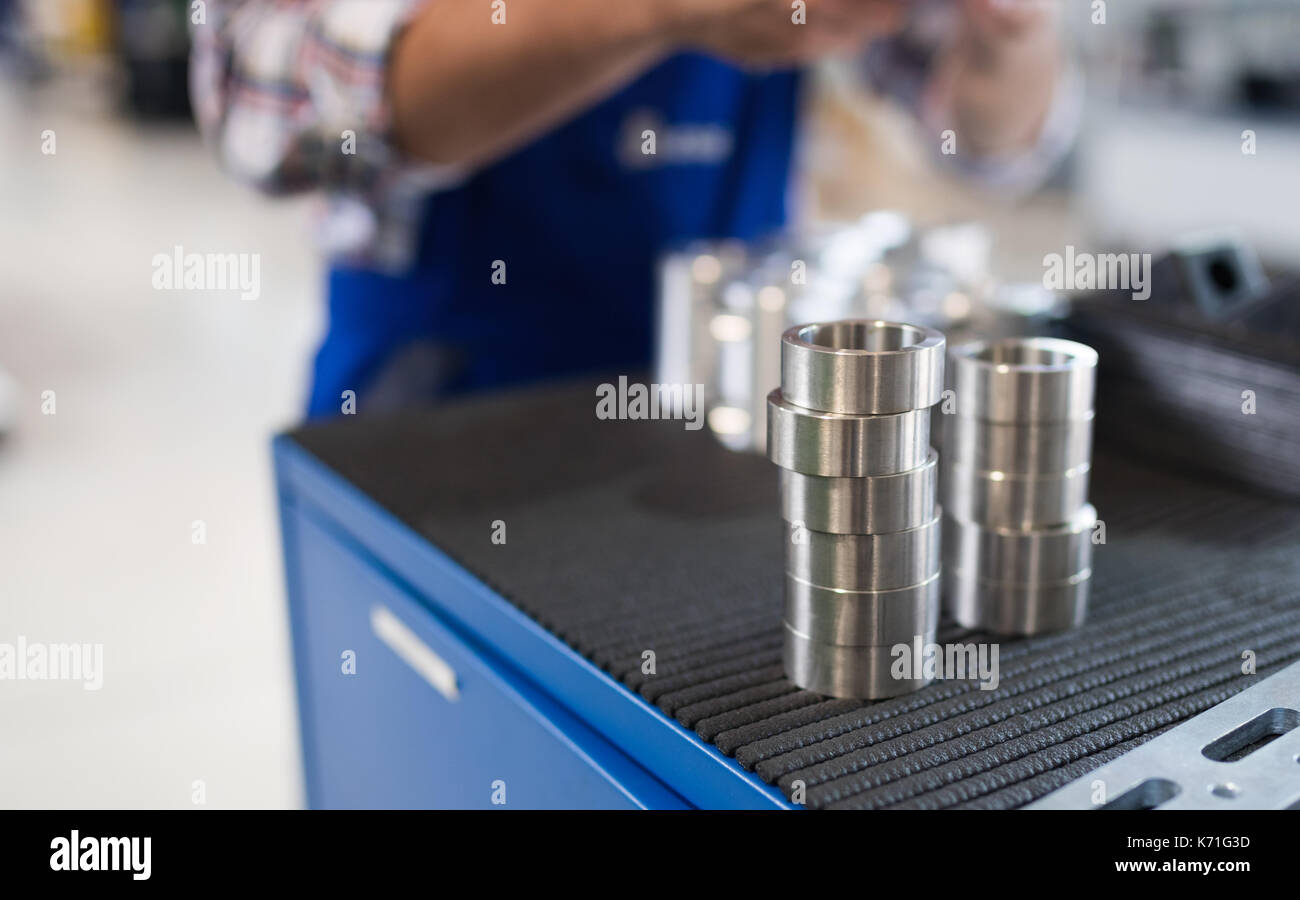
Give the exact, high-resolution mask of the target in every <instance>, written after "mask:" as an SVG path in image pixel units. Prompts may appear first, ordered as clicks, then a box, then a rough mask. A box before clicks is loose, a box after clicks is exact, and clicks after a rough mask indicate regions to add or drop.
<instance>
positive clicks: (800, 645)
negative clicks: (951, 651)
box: [784, 622, 934, 700]
mask: <svg viewBox="0 0 1300 900" xmlns="http://www.w3.org/2000/svg"><path fill="white" fill-rule="evenodd" d="M784 631H785V652H784V659H785V670H786V674H788V675H789V676H790V679H791V680H792V681H793V682H794V683H795V684H797V685H799V686H800V687H802V688H804V689H805V690H809V691H813V692H815V693H818V694H829V695H831V696H833V697H856V698H862V699H872V700H879V699H883V698H886V697H897V696H899V695H901V694H907V693H910V692H912V691H915V690H919V689H920V688H923V687H925V686H926V684H928V683H929V681H930V679H928V678H925V677H924V676H921V677H914V673H912V672H908V673H906V675H905V677H902V678H895V677H894V662H895V655H894V652H893V649H894V647H895V646H896V645H897V644H900V643H909V642H910V641H911V638H905V639H901V640H898V641H893V642H890V643H888V644H879V645H872V646H849V645H842V644H826V643H822V642H821V641H814V640H813V639H812V638H810V637H808V636H807V635H805V634H801V633H799V632H798V631H795V630H794V629H793V628H791V627H790V624H789V623H788V622H787V623H785V628H784ZM920 637H921V638H922V641H923V643H926V644H929V643H933V642H934V633H933V632H931V633H929V634H924V635H921V636H920Z"/></svg>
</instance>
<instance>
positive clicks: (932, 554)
mask: <svg viewBox="0 0 1300 900" xmlns="http://www.w3.org/2000/svg"><path fill="white" fill-rule="evenodd" d="M942 518H943V516H942V510H940V509H939V508H938V507H936V508H935V517H934V518H933V519H931V520H930V521H929V522H927V523H925V524H924V525H921V526H920V527H918V528H909V529H907V530H906V531H893V532H888V533H886V534H826V533H824V532H821V531H812V530H809V529H807V528H805V527H802V526H801V525H799V524H798V523H787V525H786V541H787V544H786V573H787V574H790V575H793V576H795V577H796V578H798V579H799V580H801V581H806V582H808V583H809V584H813V585H816V586H818V587H825V588H833V589H838V590H844V591H887V590H892V589H893V588H901V587H908V586H910V585H915V584H920V583H922V582H924V581H928V580H930V578H931V577H932V576H933V575H934V574H935V573H936V572H938V571H939V569H940V568H941V567H942V557H941V556H940V540H941V535H942V525H941V522H942Z"/></svg>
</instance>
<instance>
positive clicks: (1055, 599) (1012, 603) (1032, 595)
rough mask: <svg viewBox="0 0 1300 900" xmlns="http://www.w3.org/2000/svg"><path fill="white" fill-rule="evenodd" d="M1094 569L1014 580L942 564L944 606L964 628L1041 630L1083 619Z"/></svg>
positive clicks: (1007, 631)
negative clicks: (980, 575) (1035, 579)
mask: <svg viewBox="0 0 1300 900" xmlns="http://www.w3.org/2000/svg"><path fill="white" fill-rule="evenodd" d="M1091 576H1092V570H1091V569H1084V570H1083V571H1082V572H1078V573H1076V574H1075V575H1074V576H1073V577H1071V578H1066V579H1063V580H1060V581H1041V582H1035V583H1032V584H1012V583H1008V582H1004V581H992V580H989V579H985V578H977V577H975V576H972V575H969V574H967V573H965V572H959V571H954V570H951V569H945V570H944V573H943V579H944V584H943V593H944V607H945V609H947V611H948V614H949V615H950V616H952V617H953V618H954V619H955V620H957V622H958V623H959V624H961V625H963V626H965V627H966V628H977V629H980V630H982V631H992V632H994V633H996V634H1022V635H1030V634H1045V633H1047V632H1051V631H1064V630H1066V629H1069V628H1077V627H1078V626H1079V625H1082V624H1083V620H1084V617H1085V615H1086V614H1087V610H1088V585H1089V584H1091V583H1092V578H1091Z"/></svg>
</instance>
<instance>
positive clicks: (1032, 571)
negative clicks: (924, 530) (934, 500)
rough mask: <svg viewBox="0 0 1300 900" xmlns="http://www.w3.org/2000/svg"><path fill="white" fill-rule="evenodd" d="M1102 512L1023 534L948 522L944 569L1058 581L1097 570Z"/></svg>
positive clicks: (982, 575) (1008, 579)
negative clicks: (1095, 532) (1096, 536)
mask: <svg viewBox="0 0 1300 900" xmlns="http://www.w3.org/2000/svg"><path fill="white" fill-rule="evenodd" d="M1096 523H1097V511H1096V509H1094V508H1093V507H1092V506H1091V505H1090V504H1088V505H1085V506H1084V507H1083V508H1082V509H1081V510H1079V512H1078V513H1076V514H1075V516H1074V518H1073V519H1072V520H1071V521H1069V522H1068V523H1066V524H1064V525H1057V526H1053V527H1050V528H1048V527H1044V528H1034V529H1032V530H1023V529H1018V528H1000V527H995V526H992V525H983V524H980V523H977V522H963V521H960V520H958V519H956V518H954V517H952V516H948V517H947V518H946V519H944V523H943V544H944V548H943V559H944V568H945V569H946V570H947V571H949V572H964V573H967V574H969V575H973V576H975V577H978V578H985V579H989V580H994V581H1001V582H1011V583H1015V584H1020V583H1025V582H1032V583H1038V582H1053V581H1061V580H1063V579H1066V578H1071V577H1073V576H1074V575H1075V574H1076V573H1078V572H1081V571H1083V570H1085V569H1089V568H1091V566H1092V529H1093V526H1094V525H1096Z"/></svg>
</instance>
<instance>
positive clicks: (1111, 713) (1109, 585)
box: [295, 382, 1300, 809]
mask: <svg viewBox="0 0 1300 900" xmlns="http://www.w3.org/2000/svg"><path fill="white" fill-rule="evenodd" d="M595 397H596V394H595V390H594V382H593V384H592V385H587V386H582V387H578V388H573V387H565V388H560V389H550V390H539V391H530V392H526V393H519V394H514V395H510V396H505V397H494V398H490V399H486V400H479V401H468V402H462V403H458V404H455V405H451V406H447V407H444V408H442V409H439V410H435V411H429V412H422V413H416V414H408V415H402V416H397V417H392V418H370V419H368V418H365V417H358V418H355V419H353V418H349V419H345V420H340V421H337V422H333V423H327V424H320V425H312V426H308V427H306V428H303V429H301V430H299V431H298V432H297V433H296V435H295V437H296V439H297V440H298V442H299V443H300V444H301V445H303V446H304V447H305V448H306V449H307V450H309V451H310V452H311V453H313V454H314V455H315V456H316V457H317V458H319V459H320V460H321V461H323V462H324V463H326V464H327V465H329V466H330V467H332V468H333V469H335V470H336V471H337V472H338V473H340V474H341V475H342V476H343V477H344V478H346V479H347V480H349V481H351V482H352V483H353V484H355V485H356V486H357V487H359V488H360V489H361V490H363V491H364V492H365V493H367V494H368V495H370V496H371V497H372V498H373V499H374V500H375V501H376V502H377V503H379V504H380V505H382V506H383V507H385V508H387V509H388V510H389V511H391V512H392V513H393V514H395V515H396V516H397V517H399V518H400V519H402V520H403V521H404V522H406V523H407V524H408V525H409V526H410V527H412V528H413V529H415V530H416V531H418V532H420V533H422V534H423V535H425V536H426V537H427V538H428V539H429V540H430V541H431V542H433V543H434V544H435V545H437V546H438V547H440V548H441V549H442V550H444V551H445V552H446V553H448V554H449V555H450V556H451V557H453V558H454V559H456V560H457V561H458V562H460V563H461V564H462V565H463V566H464V567H465V568H466V569H468V570H469V571H471V572H473V573H475V574H476V575H478V576H479V577H480V578H481V579H482V580H483V581H484V582H485V583H487V584H488V585H490V586H491V587H492V588H494V589H495V590H497V591H498V592H499V593H501V594H502V595H503V596H505V597H507V598H508V599H509V600H510V601H511V602H513V603H515V604H516V605H518V606H519V607H520V608H521V609H523V610H524V611H525V612H527V613H528V614H529V615H531V616H532V617H534V618H535V619H536V620H537V621H538V622H540V623H541V624H542V625H544V626H545V627H546V628H548V629H550V630H551V631H552V632H553V633H555V634H556V635H557V636H559V637H560V638H562V639H563V640H565V641H566V642H568V643H569V644H570V645H571V646H572V647H574V648H575V649H576V650H577V651H579V652H580V653H582V654H583V655H585V656H586V657H587V658H589V659H590V660H592V661H593V662H594V663H596V664H597V665H599V666H601V667H602V668H603V669H605V670H606V671H608V672H609V673H611V674H612V675H613V676H614V677H616V678H619V679H621V680H622V681H623V682H624V683H625V684H626V685H627V686H628V687H629V688H630V689H632V690H635V691H639V692H640V693H641V694H642V695H643V696H644V697H646V698H647V699H648V700H650V701H651V702H653V703H655V704H657V705H658V706H659V707H660V708H661V709H662V710H663V711H664V712H665V713H667V714H668V715H670V716H673V717H675V718H676V719H677V720H678V721H680V722H681V723H682V724H683V725H685V726H686V727H687V728H691V729H694V730H695V731H696V732H698V733H699V735H700V736H701V737H702V738H704V739H705V740H707V741H709V742H711V743H713V744H715V745H716V746H717V747H718V748H719V749H720V750H722V752H724V753H726V754H728V755H729V756H733V757H735V759H736V760H737V761H738V762H739V763H740V764H741V765H742V766H744V767H745V768H746V769H750V770H753V771H754V772H756V773H757V774H758V775H759V776H761V777H762V778H763V779H764V780H766V781H768V782H770V783H774V784H777V785H780V787H781V788H782V789H783V790H785V791H786V793H787V795H788V794H789V793H790V792H791V791H792V790H793V787H794V784H795V782H802V783H803V785H804V787H805V792H806V797H805V800H806V803H807V805H808V806H809V807H812V808H869V809H877V808H903V807H923V808H947V807H1002V808H1005V807H1016V806H1020V805H1022V804H1025V803H1028V802H1030V801H1031V800H1034V799H1036V798H1038V797H1040V796H1042V795H1043V794H1045V793H1047V792H1049V791H1051V790H1053V789H1054V788H1056V787H1059V786H1060V785H1062V784H1065V783H1066V782H1067V781H1070V780H1072V779H1073V778H1076V777H1078V776H1080V775H1082V774H1084V773H1085V772H1087V771H1089V770H1090V769H1092V768H1095V767H1096V766H1099V765H1101V764H1102V763H1103V762H1106V761H1108V760H1110V759H1112V758H1114V757H1115V756H1117V755H1119V754H1121V753H1123V752H1125V751H1126V750H1128V749H1130V748H1132V747H1134V746H1136V745H1137V744H1140V743H1141V742H1142V741H1144V740H1147V739H1149V738H1151V737H1154V736H1155V735H1157V734H1159V733H1160V732H1161V731H1163V730H1165V729H1167V728H1169V727H1171V726H1173V725H1174V724H1176V723H1177V722H1179V721H1181V720H1182V719H1185V718H1187V717H1189V716H1191V715H1194V714H1196V713H1198V712H1200V711H1202V710H1204V709H1207V708H1209V707H1210V706H1212V705H1214V704H1215V703H1218V702H1219V701H1221V700H1223V699H1225V698H1226V697H1228V696H1230V695H1232V694H1234V693H1236V692H1237V691H1240V690H1243V689H1244V688H1246V687H1248V686H1249V685H1251V684H1253V683H1255V682H1256V681H1257V680H1258V679H1259V678H1261V677H1264V676H1266V675H1268V674H1269V673H1271V672H1273V671H1275V670H1276V669H1278V668H1280V667H1281V666H1283V665H1285V664H1286V663H1288V662H1290V661H1292V660H1294V659H1296V658H1297V657H1300V506H1296V505H1289V504H1285V503H1282V502H1278V501H1274V500H1269V499H1265V498H1262V497H1255V496H1251V495H1248V494H1244V493H1241V492H1239V491H1238V490H1237V489H1234V488H1232V487H1225V486H1221V485H1215V484H1210V483H1206V482H1203V481H1197V480H1194V478H1193V477H1189V476H1184V475H1180V474H1178V473H1176V472H1172V471H1164V470H1160V469H1154V468H1150V467H1147V466H1145V465H1143V464H1140V463H1136V462H1131V461H1126V460H1124V459H1122V458H1119V457H1117V456H1114V455H1110V454H1108V453H1107V452H1106V449H1105V447H1106V435H1104V434H1099V436H1098V442H1099V446H1098V449H1097V453H1096V458H1095V465H1094V481H1093V490H1092V501H1093V503H1094V504H1095V505H1096V506H1097V509H1098V513H1099V515H1100V517H1101V518H1102V520H1103V521H1104V522H1105V526H1106V543H1105V544H1104V545H1102V546H1099V547H1097V554H1096V561H1095V576H1094V585H1093V591H1092V604H1091V614H1090V617H1089V621H1088V623H1087V624H1086V625H1085V626H1084V627H1083V628H1081V629H1078V630H1076V631H1073V632H1070V633H1067V634H1059V635H1051V636H1045V637H1040V638H1033V639H1028V640H1003V641H1001V642H1000V646H999V651H1000V660H999V662H1000V682H999V684H998V687H997V689H996V690H991V691H989V690H981V689H980V687H979V684H978V682H976V681H973V680H951V681H938V682H935V683H934V684H932V685H931V686H929V687H928V688H926V689H924V690H922V691H920V692H917V693H915V694H912V695H909V696H906V697H901V698H897V699H893V700H888V701H883V702H878V703H863V702H859V701H846V700H836V699H829V698H825V697H821V696H818V695H815V694H811V693H808V692H806V691H802V690H799V689H797V688H795V687H794V686H793V685H791V684H790V683H789V682H788V681H786V679H785V677H784V676H783V674H782V671H781V628H780V619H781V590H782V587H781V570H782V540H783V538H782V531H781V523H780V520H779V512H778V506H777V488H776V481H777V475H776V469H775V467H774V466H773V465H772V464H771V463H769V462H767V461H766V460H765V459H762V458H760V457H754V456H744V455H737V454H733V453H730V452H728V451H725V450H722V449H720V448H719V447H717V446H716V445H715V444H714V443H713V441H712V440H711V439H710V438H709V437H708V436H707V435H706V434H705V432H703V431H687V430H686V429H685V428H684V427H683V423H682V422H679V421H661V422H628V421H599V420H597V419H596V417H595ZM498 521H499V522H504V523H505V528H506V532H505V534H506V542H505V543H504V544H497V543H493V541H492V535H493V532H494V523H495V522H498ZM958 637H960V638H961V639H962V640H964V641H994V640H996V639H994V638H990V637H986V636H981V635H973V634H971V633H969V632H964V631H960V630H958V629H956V628H953V627H951V626H948V627H945V628H943V629H942V630H941V632H940V635H939V640H940V641H941V642H943V641H949V640H953V639H955V638H958ZM646 650H651V651H653V652H654V654H655V662H656V666H655V674H653V675H643V674H642V659H643V656H642V654H643V653H644V651H646ZM1247 653H1249V654H1253V657H1252V658H1253V659H1254V660H1255V661H1256V666H1257V674H1256V675H1244V674H1243V673H1242V667H1243V654H1247Z"/></svg>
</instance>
